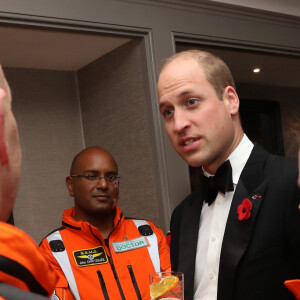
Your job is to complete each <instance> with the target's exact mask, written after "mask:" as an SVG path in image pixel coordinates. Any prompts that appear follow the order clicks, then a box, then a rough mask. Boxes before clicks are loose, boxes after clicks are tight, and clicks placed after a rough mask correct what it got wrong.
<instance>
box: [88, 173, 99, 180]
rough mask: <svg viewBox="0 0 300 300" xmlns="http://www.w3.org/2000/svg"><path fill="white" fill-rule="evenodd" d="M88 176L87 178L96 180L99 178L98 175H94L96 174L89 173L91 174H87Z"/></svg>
mask: <svg viewBox="0 0 300 300" xmlns="http://www.w3.org/2000/svg"><path fill="white" fill-rule="evenodd" d="M86 178H87V179H88V180H95V179H96V178H97V176H96V175H94V174H89V175H87V176H86Z"/></svg>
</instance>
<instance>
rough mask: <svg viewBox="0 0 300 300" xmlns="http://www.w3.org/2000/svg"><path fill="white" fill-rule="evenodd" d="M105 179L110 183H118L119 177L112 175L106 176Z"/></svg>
mask: <svg viewBox="0 0 300 300" xmlns="http://www.w3.org/2000/svg"><path fill="white" fill-rule="evenodd" d="M105 178H106V179H107V180H108V181H111V182H113V181H116V180H117V177H116V176H113V175H110V176H105Z"/></svg>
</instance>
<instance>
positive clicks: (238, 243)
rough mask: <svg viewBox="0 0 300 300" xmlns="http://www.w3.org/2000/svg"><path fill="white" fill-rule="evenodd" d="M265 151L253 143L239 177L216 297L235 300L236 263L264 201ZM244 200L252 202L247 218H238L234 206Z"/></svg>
mask: <svg viewBox="0 0 300 300" xmlns="http://www.w3.org/2000/svg"><path fill="white" fill-rule="evenodd" d="M266 158H267V153H266V152H265V151H264V150H262V149H260V148H259V147H257V146H255V147H254V149H253V151H252V153H251V155H250V157H249V159H248V161H247V163H246V165H245V167H244V170H243V172H242V174H241V176H240V180H239V182H238V185H237V187H236V190H235V193H234V196H233V199H232V204H231V207H230V211H229V215H228V219H227V224H226V228H225V233H224V238H223V244H222V250H221V257H220V267H219V278H218V300H221V299H222V300H232V299H234V279H235V275H236V270H237V266H238V263H239V261H240V259H241V257H242V256H243V254H244V253H245V251H246V249H247V247H248V244H249V241H250V238H251V234H252V231H253V228H254V224H255V219H256V216H257V213H258V210H259V207H260V204H261V203H262V201H263V198H264V194H265V189H266V186H267V182H266V180H265V179H264V173H263V168H264V164H265V162H266ZM244 199H249V200H250V201H251V202H252V209H251V215H250V218H249V219H247V220H245V219H244V220H241V221H239V220H238V213H237V209H238V206H239V205H241V204H242V202H243V200H244Z"/></svg>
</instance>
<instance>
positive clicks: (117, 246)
mask: <svg viewBox="0 0 300 300" xmlns="http://www.w3.org/2000/svg"><path fill="white" fill-rule="evenodd" d="M111 244H112V246H113V248H114V250H115V252H116V253H118V252H125V251H130V250H135V249H138V248H143V247H147V246H149V242H148V240H147V239H146V238H145V237H144V236H141V237H138V238H136V239H132V240H127V241H122V242H113V243H111Z"/></svg>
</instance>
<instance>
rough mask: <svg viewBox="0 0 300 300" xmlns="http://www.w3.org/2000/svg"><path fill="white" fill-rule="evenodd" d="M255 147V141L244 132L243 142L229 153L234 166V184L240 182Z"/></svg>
mask: <svg viewBox="0 0 300 300" xmlns="http://www.w3.org/2000/svg"><path fill="white" fill-rule="evenodd" d="M253 147H254V145H253V143H252V142H251V141H250V140H249V139H248V137H247V136H246V134H244V136H243V138H242V140H241V142H240V143H239V144H238V146H237V147H236V148H235V149H234V151H233V152H232V153H231V154H230V155H229V157H228V159H229V160H230V164H231V167H232V181H233V183H234V184H237V183H238V181H239V179H240V176H241V173H242V171H243V169H244V166H245V165H246V162H247V160H248V158H249V156H250V154H251V151H252V149H253Z"/></svg>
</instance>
